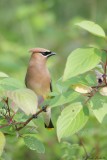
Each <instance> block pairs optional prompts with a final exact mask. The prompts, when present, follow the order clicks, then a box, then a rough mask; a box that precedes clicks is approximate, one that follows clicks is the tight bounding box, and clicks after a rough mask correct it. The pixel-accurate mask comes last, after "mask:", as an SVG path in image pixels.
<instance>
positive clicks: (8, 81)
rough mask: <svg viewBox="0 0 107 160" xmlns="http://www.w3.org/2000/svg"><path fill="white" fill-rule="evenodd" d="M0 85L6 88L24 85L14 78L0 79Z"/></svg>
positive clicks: (12, 88)
mask: <svg viewBox="0 0 107 160" xmlns="http://www.w3.org/2000/svg"><path fill="white" fill-rule="evenodd" d="M0 86H2V87H3V88H4V89H6V90H14V89H18V88H23V87H24V85H23V84H22V83H21V82H20V81H18V80H17V79H14V78H5V79H2V80H0Z"/></svg>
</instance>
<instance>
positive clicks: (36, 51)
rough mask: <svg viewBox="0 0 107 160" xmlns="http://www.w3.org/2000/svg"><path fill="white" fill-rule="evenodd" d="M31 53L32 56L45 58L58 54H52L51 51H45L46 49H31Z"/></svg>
mask: <svg viewBox="0 0 107 160" xmlns="http://www.w3.org/2000/svg"><path fill="white" fill-rule="evenodd" d="M30 52H31V53H32V54H36V55H37V54H38V55H41V56H43V57H45V58H48V57H51V56H53V55H55V54H56V53H54V52H51V51H49V50H47V49H44V48H33V49H30Z"/></svg>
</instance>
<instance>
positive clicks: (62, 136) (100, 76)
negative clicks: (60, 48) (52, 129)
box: [0, 21, 107, 158]
mask: <svg viewBox="0 0 107 160" xmlns="http://www.w3.org/2000/svg"><path fill="white" fill-rule="evenodd" d="M79 24H82V25H79V26H80V27H82V28H85V29H86V30H88V31H90V32H91V29H90V28H91V25H92V24H94V23H93V22H88V26H87V21H83V22H80V23H79ZM84 26H85V27H84ZM86 26H87V28H86ZM94 27H95V28H94ZM97 28H98V31H99V28H100V30H101V31H102V32H101V33H103V29H102V28H101V27H100V26H99V25H93V30H92V34H95V35H96V36H99V34H96V30H97ZM101 33H100V36H101ZM106 54H107V51H106V50H103V49H100V48H99V49H96V48H94V47H91V48H90V47H85V48H78V49H76V50H74V51H73V52H72V53H70V55H69V56H68V59H67V62H66V66H65V70H64V74H63V76H62V77H63V78H60V80H58V81H57V83H56V84H57V85H56V88H58V89H57V92H55V93H54V92H53V93H51V96H52V97H53V98H52V99H49V100H47V101H45V102H43V104H42V105H41V106H43V105H46V104H48V105H49V106H50V107H52V108H53V107H54V108H55V107H56V108H59V107H61V108H62V105H63V109H62V111H61V115H59V116H58V118H57V124H56V125H57V126H56V127H57V136H58V140H59V141H61V140H66V138H67V137H70V136H71V135H73V134H77V133H78V131H80V130H81V129H82V128H83V127H84V125H86V123H87V121H88V120H89V117H90V116H91V113H90V111H91V112H93V115H94V116H95V117H96V118H97V119H98V121H99V122H100V123H102V125H103V123H104V121H105V117H106V115H107V112H106V111H107V109H106V105H107V102H106V96H107V94H106V92H107V91H106V90H107V89H106V86H107V79H106V67H107V56H106ZM105 58H106V60H105ZM99 64H100V69H101V70H102V71H103V73H102V72H99V70H98V69H97V65H99ZM0 73H1V74H0V79H1V80H0V87H1V88H0V93H1V94H0V97H1V102H0V111H1V115H0V128H1V137H2V143H1V151H0V152H1V154H2V150H3V148H4V145H5V138H4V135H3V133H4V134H8V135H11V136H14V137H16V135H17V137H18V139H20V137H21V139H23V141H24V143H25V145H26V146H27V147H29V149H31V150H36V151H37V152H38V153H44V152H45V147H44V145H43V143H42V142H41V140H39V139H38V138H37V136H35V135H34V134H35V133H36V134H38V133H37V131H36V132H35V131H33V130H30V132H29V127H31V128H35V129H36V125H35V120H34V119H35V118H37V117H38V115H39V114H40V113H42V112H43V111H44V108H41V109H40V110H39V111H37V105H38V103H37V96H36V94H35V93H34V92H33V91H31V90H29V89H26V88H25V87H24V86H23V84H21V83H20V82H18V81H17V80H15V79H14V78H10V77H8V76H7V74H5V73H3V72H0ZM93 73H94V75H93ZM87 75H88V78H87ZM92 76H94V81H95V82H94V85H92V79H91V77H92ZM59 88H60V90H59ZM45 107H46V106H45ZM22 111H23V112H22ZM29 115H30V116H29ZM31 120H32V122H31ZM37 125H38V124H37ZM22 131H23V132H22ZM77 135H78V134H77ZM80 144H81V145H82V146H83V149H84V153H82V156H85V157H86V158H88V157H90V156H91V155H89V154H88V152H87V151H86V149H85V147H84V144H83V142H82V140H81V138H80ZM68 145H70V144H68ZM68 150H69V149H68ZM90 154H91V153H90ZM64 157H66V156H64ZM74 157H75V156H74Z"/></svg>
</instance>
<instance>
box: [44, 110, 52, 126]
mask: <svg viewBox="0 0 107 160" xmlns="http://www.w3.org/2000/svg"><path fill="white" fill-rule="evenodd" d="M43 117H44V124H45V128H47V129H52V128H54V125H53V123H52V120H51V108H49V107H47V108H46V111H45V112H43Z"/></svg>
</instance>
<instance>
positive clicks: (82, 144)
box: [76, 133, 89, 160]
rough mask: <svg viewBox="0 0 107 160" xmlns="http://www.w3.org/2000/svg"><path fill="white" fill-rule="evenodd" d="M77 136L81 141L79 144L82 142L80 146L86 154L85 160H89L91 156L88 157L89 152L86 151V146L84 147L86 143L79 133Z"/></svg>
mask: <svg viewBox="0 0 107 160" xmlns="http://www.w3.org/2000/svg"><path fill="white" fill-rule="evenodd" d="M76 135H77V137H78V139H79V142H80V145H81V146H82V147H83V150H84V153H85V159H84V160H87V159H88V158H89V155H88V153H87V150H86V148H85V145H84V143H83V140H82V138H81V137H80V136H79V135H78V133H76Z"/></svg>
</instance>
